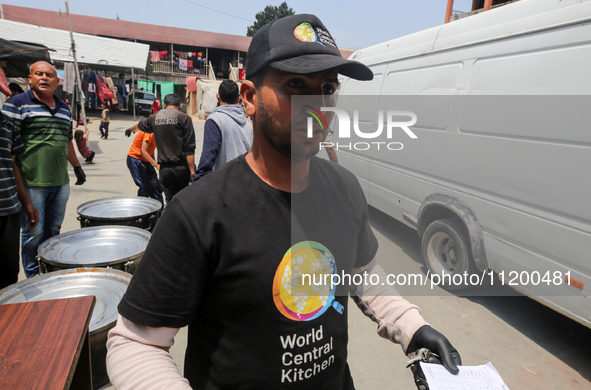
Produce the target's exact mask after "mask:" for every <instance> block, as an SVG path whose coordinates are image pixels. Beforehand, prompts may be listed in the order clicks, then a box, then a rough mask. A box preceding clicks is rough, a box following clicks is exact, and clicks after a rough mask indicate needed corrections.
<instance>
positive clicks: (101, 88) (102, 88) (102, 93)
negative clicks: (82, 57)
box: [95, 74, 116, 101]
mask: <svg viewBox="0 0 591 390" xmlns="http://www.w3.org/2000/svg"><path fill="white" fill-rule="evenodd" d="M95 78H96V86H97V93H98V96H99V98H100V99H101V100H103V101H104V100H111V99H116V98H115V95H113V92H112V91H111V90H110V89H109V87H108V86H107V84H105V82H104V81H103V78H102V77H101V76H100V75H98V74H97V75H96V76H95Z"/></svg>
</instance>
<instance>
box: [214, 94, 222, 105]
mask: <svg viewBox="0 0 591 390" xmlns="http://www.w3.org/2000/svg"><path fill="white" fill-rule="evenodd" d="M215 98H216V99H217V100H218V102H220V103H221V102H222V101H221V100H220V94H219V93H216V94H215Z"/></svg>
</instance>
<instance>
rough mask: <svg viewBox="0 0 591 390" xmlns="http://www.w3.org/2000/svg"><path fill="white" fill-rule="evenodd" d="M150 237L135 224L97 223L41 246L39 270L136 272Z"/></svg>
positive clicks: (38, 257)
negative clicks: (76, 269)
mask: <svg viewBox="0 0 591 390" xmlns="http://www.w3.org/2000/svg"><path fill="white" fill-rule="evenodd" d="M150 236H151V233H150V232H148V231H146V230H144V229H140V228H136V227H131V226H95V227H90V228H86V229H78V230H73V231H70V232H67V233H62V234H58V235H57V236H53V237H51V238H50V239H48V240H47V241H45V242H43V243H42V244H41V245H39V248H38V250H37V253H38V256H37V259H38V261H39V271H40V272H41V273H48V272H52V271H57V270H61V269H67V268H80V267H106V268H116V269H119V270H121V271H124V272H129V273H130V274H133V273H134V272H135V270H136V269H137V266H138V264H139V262H140V260H141V259H142V256H143V255H144V251H145V250H146V246H147V245H148V241H149V240H150Z"/></svg>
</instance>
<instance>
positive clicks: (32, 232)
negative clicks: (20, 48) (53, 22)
mask: <svg viewBox="0 0 591 390" xmlns="http://www.w3.org/2000/svg"><path fill="white" fill-rule="evenodd" d="M29 84H31V89H29V90H28V91H26V92H25V93H21V94H19V95H16V96H12V97H10V98H8V100H6V102H5V103H4V105H3V107H2V113H3V114H4V115H6V116H7V117H9V118H10V119H11V120H12V121H14V124H15V127H16V129H17V131H18V132H19V133H20V135H21V138H22V142H23V146H24V152H23V153H20V154H18V155H17V156H16V165H17V167H18V170H19V172H20V174H21V176H22V180H23V184H24V186H25V189H26V191H27V194H28V196H29V198H30V199H31V202H32V203H33V205H34V206H35V208H36V209H37V210H39V222H38V223H37V225H36V226H34V227H32V226H31V225H30V224H28V223H27V221H26V219H25V218H24V217H23V218H22V219H21V227H22V240H21V241H22V262H23V268H24V271H25V275H26V276H27V277H28V278H30V277H32V276H35V275H37V274H38V273H39V265H38V264H37V259H36V256H37V248H38V247H39V245H40V244H41V243H42V242H43V241H45V240H47V239H48V238H51V237H53V236H55V235H57V234H59V232H60V228H61V225H62V222H63V220H64V215H65V212H66V204H67V202H68V198H69V196H70V184H69V181H70V179H69V176H68V162H69V163H70V164H71V165H72V166H73V167H74V174H75V175H76V179H77V180H76V185H82V184H83V183H84V182H85V181H86V175H85V174H84V171H83V170H82V167H81V166H80V161H78V157H77V156H76V150H75V149H74V142H73V135H72V117H71V115H70V110H69V109H68V106H67V105H66V103H65V102H63V101H61V100H59V99H58V98H57V97H56V96H55V95H54V91H55V90H56V89H57V87H58V85H59V80H58V77H57V71H56V70H55V68H54V67H53V66H52V65H51V64H49V63H47V62H45V61H39V62H35V63H34V64H33V65H31V68H30V75H29Z"/></svg>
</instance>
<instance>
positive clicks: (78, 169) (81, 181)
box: [74, 167, 86, 186]
mask: <svg viewBox="0 0 591 390" xmlns="http://www.w3.org/2000/svg"><path fill="white" fill-rule="evenodd" d="M74 173H75V174H76V179H78V180H77V181H76V185H77V186H81V185H82V184H84V182H85V181H86V174H84V171H83V170H82V167H74Z"/></svg>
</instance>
